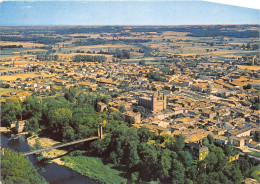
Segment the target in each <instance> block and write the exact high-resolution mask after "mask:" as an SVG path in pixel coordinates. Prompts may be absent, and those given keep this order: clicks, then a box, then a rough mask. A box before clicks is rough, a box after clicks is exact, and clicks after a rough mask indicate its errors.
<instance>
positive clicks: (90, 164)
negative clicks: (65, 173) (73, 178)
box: [62, 151, 127, 184]
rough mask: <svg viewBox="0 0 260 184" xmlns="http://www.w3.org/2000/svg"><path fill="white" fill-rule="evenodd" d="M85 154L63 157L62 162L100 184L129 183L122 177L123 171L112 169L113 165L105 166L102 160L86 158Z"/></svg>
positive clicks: (71, 154) (74, 153)
mask: <svg viewBox="0 0 260 184" xmlns="http://www.w3.org/2000/svg"><path fill="white" fill-rule="evenodd" d="M76 153H77V154H76ZM78 153H79V154H78ZM84 153H85V152H84V151H74V152H72V153H70V154H69V155H67V156H64V157H62V161H64V162H65V166H67V167H69V168H71V169H73V170H74V171H76V172H78V173H80V174H82V175H84V176H87V177H88V178H90V179H92V180H95V181H97V182H99V183H111V184H112V183H115V184H117V183H126V182H127V179H125V178H123V177H122V176H120V174H121V173H122V172H121V171H118V170H115V169H112V168H113V167H114V165H113V164H107V165H105V164H104V163H103V162H102V160H101V158H98V157H88V156H84Z"/></svg>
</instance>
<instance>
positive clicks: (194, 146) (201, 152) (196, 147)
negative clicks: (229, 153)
mask: <svg viewBox="0 0 260 184" xmlns="http://www.w3.org/2000/svg"><path fill="white" fill-rule="evenodd" d="M185 149H186V151H188V152H190V154H191V155H192V158H193V159H194V160H199V161H201V160H204V159H205V158H206V156H207V155H208V154H209V149H208V147H206V146H203V145H201V144H199V143H194V142H192V143H189V144H186V145H185Z"/></svg>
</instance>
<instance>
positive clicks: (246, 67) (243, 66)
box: [237, 65, 260, 70]
mask: <svg viewBox="0 0 260 184" xmlns="http://www.w3.org/2000/svg"><path fill="white" fill-rule="evenodd" d="M237 67H238V68H240V69H248V70H260V66H247V65H237Z"/></svg>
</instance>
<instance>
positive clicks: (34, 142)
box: [27, 135, 67, 165]
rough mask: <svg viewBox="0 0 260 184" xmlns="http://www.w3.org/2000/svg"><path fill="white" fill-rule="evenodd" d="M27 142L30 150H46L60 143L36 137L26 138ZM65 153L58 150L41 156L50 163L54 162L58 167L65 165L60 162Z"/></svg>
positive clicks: (43, 153)
mask: <svg viewBox="0 0 260 184" xmlns="http://www.w3.org/2000/svg"><path fill="white" fill-rule="evenodd" d="M27 142H28V144H29V146H30V147H31V148H33V147H36V146H38V147H41V148H47V147H51V146H53V145H55V144H58V143H61V142H58V141H54V140H53V139H50V138H46V137H38V135H32V136H31V137H28V138H27ZM66 154H67V151H65V150H60V149H52V150H50V151H48V152H46V151H45V152H42V156H44V157H46V158H48V159H50V160H51V162H54V163H56V164H58V165H65V163H64V162H63V161H62V160H61V158H59V157H62V156H63V155H66Z"/></svg>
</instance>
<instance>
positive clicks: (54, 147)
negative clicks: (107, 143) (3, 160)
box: [23, 126, 106, 156]
mask: <svg viewBox="0 0 260 184" xmlns="http://www.w3.org/2000/svg"><path fill="white" fill-rule="evenodd" d="M105 136H106V134H105V135H104V134H103V132H102V126H99V127H98V136H94V137H89V138H85V139H80V140H76V141H71V142H67V143H61V144H58V145H53V146H51V147H48V148H42V149H38V150H33V151H29V152H25V153H23V155H24V156H28V155H32V154H35V153H41V152H44V151H50V150H52V149H56V148H61V147H65V146H70V145H73V144H78V143H82V142H87V141H93V140H96V139H98V138H101V139H103V138H104V137H105Z"/></svg>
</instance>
